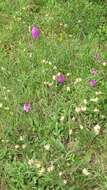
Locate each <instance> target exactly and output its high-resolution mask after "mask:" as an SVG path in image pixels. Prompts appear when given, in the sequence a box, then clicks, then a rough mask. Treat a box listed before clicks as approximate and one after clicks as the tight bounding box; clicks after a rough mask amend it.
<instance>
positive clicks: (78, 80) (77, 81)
mask: <svg viewBox="0 0 107 190" xmlns="http://www.w3.org/2000/svg"><path fill="white" fill-rule="evenodd" d="M81 81H82V79H81V78H77V79H76V80H75V82H74V84H77V83H79V82H81Z"/></svg>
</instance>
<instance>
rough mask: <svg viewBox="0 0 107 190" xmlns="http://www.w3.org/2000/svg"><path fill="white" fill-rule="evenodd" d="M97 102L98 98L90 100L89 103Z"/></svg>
mask: <svg viewBox="0 0 107 190" xmlns="http://www.w3.org/2000/svg"><path fill="white" fill-rule="evenodd" d="M98 100H99V99H98V97H96V98H91V99H90V101H92V102H98Z"/></svg>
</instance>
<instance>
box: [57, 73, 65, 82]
mask: <svg viewBox="0 0 107 190" xmlns="http://www.w3.org/2000/svg"><path fill="white" fill-rule="evenodd" d="M56 80H57V82H58V83H60V84H64V82H65V76H64V75H63V74H58V75H57V78H56Z"/></svg>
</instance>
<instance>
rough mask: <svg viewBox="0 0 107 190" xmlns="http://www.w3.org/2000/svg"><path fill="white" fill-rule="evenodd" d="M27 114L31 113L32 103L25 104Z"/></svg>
mask: <svg viewBox="0 0 107 190" xmlns="http://www.w3.org/2000/svg"><path fill="white" fill-rule="evenodd" d="M23 109H24V111H25V112H29V111H30V109H31V104H30V103H25V104H24V107H23Z"/></svg>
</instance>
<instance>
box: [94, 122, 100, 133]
mask: <svg viewBox="0 0 107 190" xmlns="http://www.w3.org/2000/svg"><path fill="white" fill-rule="evenodd" d="M100 129H101V127H100V126H99V125H98V124H97V125H96V126H95V127H94V132H95V134H96V135H99V133H100Z"/></svg>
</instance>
